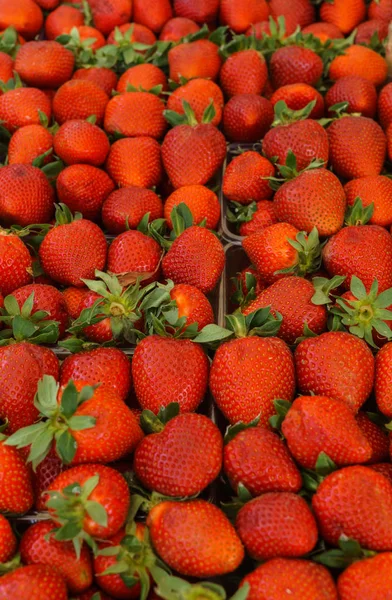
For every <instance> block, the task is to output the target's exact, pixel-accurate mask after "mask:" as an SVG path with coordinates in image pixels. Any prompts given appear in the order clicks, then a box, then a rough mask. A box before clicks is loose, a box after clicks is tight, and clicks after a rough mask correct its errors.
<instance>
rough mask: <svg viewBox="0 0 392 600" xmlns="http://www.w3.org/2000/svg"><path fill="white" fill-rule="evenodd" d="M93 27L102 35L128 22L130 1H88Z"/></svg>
mask: <svg viewBox="0 0 392 600" xmlns="http://www.w3.org/2000/svg"><path fill="white" fill-rule="evenodd" d="M89 5H90V7H91V12H92V17H93V20H94V24H95V27H96V28H97V29H99V31H100V32H101V33H103V34H104V35H108V34H109V33H110V32H111V31H112V29H114V28H115V27H117V26H119V25H122V24H123V23H126V22H127V21H129V20H130V18H131V14H132V3H131V1H130V0H89Z"/></svg>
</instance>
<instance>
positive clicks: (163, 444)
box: [133, 413, 223, 496]
mask: <svg viewBox="0 0 392 600" xmlns="http://www.w3.org/2000/svg"><path fill="white" fill-rule="evenodd" d="M142 419H143V415H142ZM151 429H152V431H151V435H147V436H146V437H145V438H144V439H143V440H142V441H141V442H140V444H139V445H138V447H137V448H136V450H135V455H134V461H133V468H134V471H135V474H136V477H137V478H138V479H139V481H141V483H142V484H143V486H145V487H146V488H147V489H149V490H153V491H156V492H158V493H160V494H164V495H165V496H193V495H194V494H198V493H200V492H201V491H202V490H204V489H205V488H206V487H207V486H208V485H209V484H210V483H212V482H213V481H214V479H216V478H217V476H218V475H219V472H220V470H221V466H222V448H223V440H222V435H221V433H220V431H219V429H218V428H217V426H216V425H214V423H212V422H211V421H210V419H208V418H207V417H205V416H204V415H197V414H194V413H188V414H182V415H178V416H175V417H174V418H173V419H171V420H170V421H168V422H166V423H165V421H163V423H162V421H161V420H159V416H158V418H157V420H156V422H155V421H154V422H153V424H152V428H151ZM205 448H208V453H205V452H204V449H205ZM178 463H180V464H181V469H180V470H177V469H175V468H173V465H175V464H178Z"/></svg>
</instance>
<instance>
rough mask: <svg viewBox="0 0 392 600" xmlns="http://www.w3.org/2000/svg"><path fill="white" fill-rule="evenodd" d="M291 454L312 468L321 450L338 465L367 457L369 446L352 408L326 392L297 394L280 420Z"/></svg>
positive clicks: (367, 458) (364, 459)
mask: <svg viewBox="0 0 392 600" xmlns="http://www.w3.org/2000/svg"><path fill="white" fill-rule="evenodd" d="M282 432H283V435H284V436H285V439H286V441H287V445H288V447H289V450H290V453H291V455H292V456H293V457H294V458H295V460H296V461H297V462H298V463H299V464H300V465H301V466H302V467H305V468H307V469H315V468H316V463H317V459H318V457H319V454H320V453H321V452H324V453H325V454H327V455H328V456H329V458H330V459H331V460H333V461H334V463H335V464H337V465H338V466H339V467H340V466H344V465H352V464H357V463H364V462H367V461H368V460H370V458H371V455H372V448H371V446H370V444H369V442H368V441H367V439H366V437H365V436H364V434H363V433H362V431H361V429H360V428H359V426H358V424H357V423H356V420H355V417H354V415H353V413H352V410H351V409H350V408H349V407H348V405H347V404H344V403H343V402H341V401H340V400H335V399H333V398H328V397H327V396H300V397H299V398H297V399H296V400H294V402H293V404H292V406H291V408H289V410H288V412H287V415H286V417H285V419H284V421H283V424H282Z"/></svg>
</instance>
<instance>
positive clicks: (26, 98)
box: [0, 87, 52, 133]
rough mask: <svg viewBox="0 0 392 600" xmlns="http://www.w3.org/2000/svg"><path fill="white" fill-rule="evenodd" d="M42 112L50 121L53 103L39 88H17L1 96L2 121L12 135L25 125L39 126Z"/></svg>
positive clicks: (0, 113)
mask: <svg viewBox="0 0 392 600" xmlns="http://www.w3.org/2000/svg"><path fill="white" fill-rule="evenodd" d="M40 112H42V113H43V114H44V115H46V117H47V119H48V120H50V118H51V115H52V107H51V102H50V100H49V98H48V97H47V96H46V95H45V94H44V92H42V91H41V90H38V89H37V88H23V87H15V89H10V90H9V91H7V92H5V93H4V94H2V95H1V96H0V119H1V120H2V125H3V127H5V129H7V130H8V131H9V132H10V133H13V132H14V131H15V130H16V129H18V128H19V127H23V126H24V125H32V124H36V125H39V124H40V121H41V118H40Z"/></svg>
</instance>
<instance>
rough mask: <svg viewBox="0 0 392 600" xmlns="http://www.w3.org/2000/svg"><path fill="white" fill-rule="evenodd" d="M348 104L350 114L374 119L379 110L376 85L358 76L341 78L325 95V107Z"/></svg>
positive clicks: (347, 110)
mask: <svg viewBox="0 0 392 600" xmlns="http://www.w3.org/2000/svg"><path fill="white" fill-rule="evenodd" d="M340 102H348V107H347V108H346V109H345V111H346V112H348V113H361V114H362V116H363V117H369V118H371V119H372V118H373V117H374V115H375V114H376V110H377V92H376V88H375V86H374V84H373V83H372V82H371V81H369V80H368V79H365V78H364V77H359V76H358V75H347V76H346V77H341V78H340V79H338V80H337V81H336V83H334V84H333V86H332V87H331V88H330V89H329V90H328V92H327V93H326V95H325V106H326V108H330V107H331V106H333V105H335V104H338V103H340Z"/></svg>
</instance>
